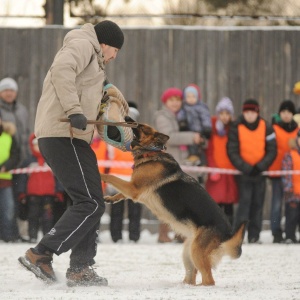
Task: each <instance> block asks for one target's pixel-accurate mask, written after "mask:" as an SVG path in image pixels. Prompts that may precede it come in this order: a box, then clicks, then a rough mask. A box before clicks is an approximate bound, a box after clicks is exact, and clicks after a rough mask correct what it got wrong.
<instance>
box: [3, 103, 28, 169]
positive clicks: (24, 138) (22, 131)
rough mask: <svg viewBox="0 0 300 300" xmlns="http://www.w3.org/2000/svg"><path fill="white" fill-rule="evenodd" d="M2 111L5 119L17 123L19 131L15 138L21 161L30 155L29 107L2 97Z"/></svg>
mask: <svg viewBox="0 0 300 300" xmlns="http://www.w3.org/2000/svg"><path fill="white" fill-rule="evenodd" d="M0 111H1V118H2V120H3V121H6V122H12V123H13V124H15V126H16V128H17V131H16V134H15V135H14V136H15V139H16V141H17V143H18V145H19V147H20V151H21V152H20V163H22V161H23V160H24V159H26V158H28V156H29V155H30V150H29V146H28V138H29V134H30V131H29V118H28V110H27V108H26V107H25V106H24V105H23V104H22V103H20V102H18V101H14V102H13V103H7V102H5V101H4V100H3V99H0Z"/></svg>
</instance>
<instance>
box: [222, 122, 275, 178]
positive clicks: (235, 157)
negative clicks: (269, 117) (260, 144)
mask: <svg viewBox="0 0 300 300" xmlns="http://www.w3.org/2000/svg"><path fill="white" fill-rule="evenodd" d="M260 120H261V117H258V119H257V121H256V122H255V123H252V124H249V123H247V122H246V121H245V119H244V117H243V116H240V117H239V118H238V119H237V120H236V121H235V122H233V123H232V124H231V126H230V129H229V133H228V143H227V153H228V156H229V159H230V161H231V163H232V164H233V165H234V166H235V167H236V168H237V169H238V170H239V171H241V172H242V173H243V174H245V175H249V174H250V173H251V171H252V170H253V167H254V166H252V165H250V164H249V163H247V162H246V161H245V160H243V158H242V157H241V153H240V141H239V136H238V126H239V125H241V124H243V125H245V126H246V127H247V129H249V130H255V129H256V128H257V126H258V123H259V121H260ZM263 121H264V122H265V124H266V136H265V155H264V157H263V158H262V159H261V161H259V162H258V163H257V164H256V167H257V168H258V169H259V170H260V171H266V170H267V169H268V167H269V166H270V165H271V164H272V162H273V161H274V159H275V157H276V154H277V148H276V139H275V133H274V130H273V127H272V126H271V125H270V124H268V123H267V122H266V121H265V120H263Z"/></svg>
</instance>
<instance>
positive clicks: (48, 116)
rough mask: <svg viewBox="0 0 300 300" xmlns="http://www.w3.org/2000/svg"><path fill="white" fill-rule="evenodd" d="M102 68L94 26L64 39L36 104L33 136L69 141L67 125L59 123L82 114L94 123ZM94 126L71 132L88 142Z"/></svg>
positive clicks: (90, 25) (76, 30) (84, 27)
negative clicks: (70, 116) (60, 120)
mask: <svg viewBox="0 0 300 300" xmlns="http://www.w3.org/2000/svg"><path fill="white" fill-rule="evenodd" d="M104 79H105V67H104V60H103V56H102V51H101V47H100V45H99V42H98V40H97V36H96V33H95V31H94V26H93V25H92V24H85V25H84V26H82V27H81V28H80V29H74V30H72V31H70V32H68V33H67V35H66V36H65V39H64V42H63V46H62V48H61V49H60V50H59V51H58V53H57V54H56V56H55V58H54V61H53V64H52V66H51V67H50V69H49V71H48V73H47V75H46V78H45V80H44V85H43V91H42V96H41V98H40V101H39V103H38V107H37V113H36V120H35V130H34V131H35V135H36V136H37V138H43V137H70V127H69V124H68V123H62V122H59V121H58V120H59V119H60V118H66V117H68V116H69V115H71V114H78V113H83V114H84V115H85V116H86V117H87V119H88V120H95V119H96V117H97V112H98V107H99V105H100V102H101V99H102V95H103V82H104ZM93 127H94V125H88V126H87V128H86V130H85V131H82V130H78V129H75V128H73V133H74V137H75V138H79V139H82V140H85V141H87V142H88V143H90V142H91V139H92V135H93Z"/></svg>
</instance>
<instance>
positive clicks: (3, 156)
mask: <svg viewBox="0 0 300 300" xmlns="http://www.w3.org/2000/svg"><path fill="white" fill-rule="evenodd" d="M2 126H3V132H2V134H1V135H0V169H1V168H2V167H5V170H6V172H2V173H1V172H0V187H1V186H3V182H2V181H3V180H4V181H7V180H12V174H11V173H9V172H8V171H10V170H12V169H14V168H15V167H17V165H18V163H19V161H20V148H19V145H18V142H17V139H16V137H15V133H16V126H15V125H14V124H13V123H11V122H2Z"/></svg>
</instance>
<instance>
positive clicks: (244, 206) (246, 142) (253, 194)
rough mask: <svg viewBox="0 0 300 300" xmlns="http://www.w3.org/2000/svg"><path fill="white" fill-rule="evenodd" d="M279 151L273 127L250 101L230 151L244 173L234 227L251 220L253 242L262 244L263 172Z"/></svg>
mask: <svg viewBox="0 0 300 300" xmlns="http://www.w3.org/2000/svg"><path fill="white" fill-rule="evenodd" d="M276 153H277V151H276V139H275V133H274V130H273V127H272V126H271V125H269V124H268V123H267V122H266V121H265V120H264V119H262V118H261V117H260V115H259V104H258V102H257V101H256V100H254V99H248V100H246V101H245V102H244V103H243V113H242V115H241V116H240V117H239V118H238V119H237V120H236V121H235V122H233V123H232V124H231V126H230V129H229V133H228V143H227V154H228V156H229V159H230V161H231V163H232V164H233V165H234V166H235V167H236V169H238V170H239V171H241V172H242V174H241V175H240V176H239V178H238V191H239V205H238V209H237V213H236V218H235V221H234V227H235V228H238V226H239V225H240V224H241V223H242V222H244V221H247V220H249V224H248V242H249V243H260V241H259V235H260V231H261V227H262V213H263V205H264V199H265V191H266V178H265V177H264V176H262V175H261V172H263V171H265V170H267V169H268V168H269V166H270V165H271V164H272V162H273V161H274V159H275V157H276Z"/></svg>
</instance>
